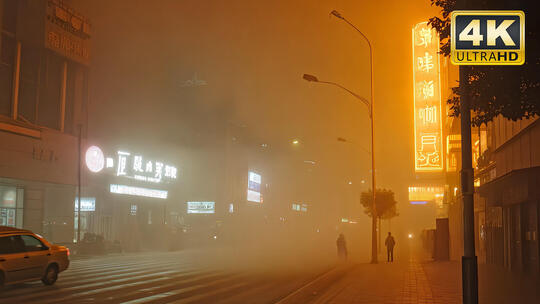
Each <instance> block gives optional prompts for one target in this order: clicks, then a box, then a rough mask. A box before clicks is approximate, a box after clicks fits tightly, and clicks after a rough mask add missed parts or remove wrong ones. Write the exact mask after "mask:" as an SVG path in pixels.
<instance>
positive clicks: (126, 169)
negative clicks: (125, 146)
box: [86, 146, 178, 183]
mask: <svg viewBox="0 0 540 304" xmlns="http://www.w3.org/2000/svg"><path fill="white" fill-rule="evenodd" d="M86 166H87V167H88V170H90V171H92V172H94V173H97V172H100V171H102V170H103V169H105V171H106V172H109V173H110V174H114V175H116V176H121V177H126V178H131V179H135V180H139V181H142V182H148V183H162V182H171V181H174V180H176V178H177V176H178V169H177V168H176V167H175V166H171V165H169V164H165V163H164V162H162V161H155V160H151V159H147V158H145V157H143V156H142V155H140V154H132V153H130V152H126V151H118V152H117V153H116V155H115V156H114V157H111V156H107V157H105V155H104V154H103V152H102V151H101V149H100V148H98V147H97V146H91V147H90V148H88V150H87V151H86Z"/></svg>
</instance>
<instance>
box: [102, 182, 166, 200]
mask: <svg viewBox="0 0 540 304" xmlns="http://www.w3.org/2000/svg"><path fill="white" fill-rule="evenodd" d="M110 191H111V193H117V194H126V195H133V196H144V197H152V198H160V199H166V198H167V194H168V192H167V191H165V190H158V189H148V188H141V187H132V186H127V185H117V184H111V185H110Z"/></svg>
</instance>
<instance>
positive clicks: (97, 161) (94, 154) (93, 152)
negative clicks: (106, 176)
mask: <svg viewBox="0 0 540 304" xmlns="http://www.w3.org/2000/svg"><path fill="white" fill-rule="evenodd" d="M84 159H85V161H86V166H87V167H88V170H90V171H92V172H94V173H97V172H99V171H101V170H103V167H104V166H105V156H103V151H101V149H100V148H99V147H96V146H91V147H90V148H88V150H86V154H85V158H84Z"/></svg>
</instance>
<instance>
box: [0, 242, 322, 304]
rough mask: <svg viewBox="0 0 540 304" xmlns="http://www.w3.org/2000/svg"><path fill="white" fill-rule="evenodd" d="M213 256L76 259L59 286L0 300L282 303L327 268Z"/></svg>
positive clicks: (30, 287)
mask: <svg viewBox="0 0 540 304" xmlns="http://www.w3.org/2000/svg"><path fill="white" fill-rule="evenodd" d="M211 259H212V256H211V255H207V254H205V253H202V252H197V251H183V252H173V253H140V254H125V255H116V256H104V257H94V258H88V259H79V260H73V261H72V262H71V265H70V267H69V269H68V270H66V271H65V272H63V273H61V274H60V275H59V279H58V281H57V282H56V284H55V285H53V286H44V285H42V283H41V282H40V281H37V282H31V283H24V284H19V285H14V286H7V287H4V288H3V289H1V290H0V303H12V304H22V303H40V304H44V303H276V302H278V301H279V300H281V299H282V298H284V297H286V296H287V295H289V294H291V293H292V292H294V291H295V290H297V289H299V288H301V287H302V286H304V285H306V284H308V283H309V282H311V281H312V280H313V279H315V278H316V277H318V276H319V275H320V274H321V273H323V272H324V271H325V269H327V268H325V267H320V268H319V269H310V270H305V269H304V270H298V269H296V270H295V269H292V270H287V271H269V270H268V269H266V270H251V269H250V268H249V267H244V268H242V267H238V268H236V267H228V266H227V265H220V264H219V263H212V261H211ZM261 263H264V261H261Z"/></svg>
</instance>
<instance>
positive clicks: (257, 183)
mask: <svg viewBox="0 0 540 304" xmlns="http://www.w3.org/2000/svg"><path fill="white" fill-rule="evenodd" d="M261 180H262V179H261V175H259V174H257V173H255V172H251V171H250V172H249V180H248V190H247V200H248V201H249V202H254V203H262V196H261Z"/></svg>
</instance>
